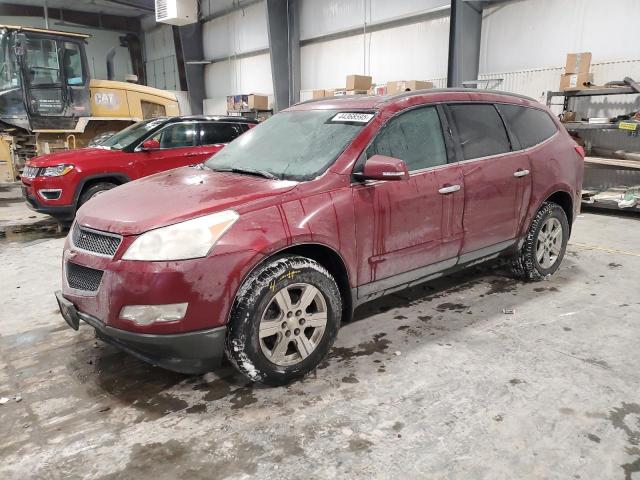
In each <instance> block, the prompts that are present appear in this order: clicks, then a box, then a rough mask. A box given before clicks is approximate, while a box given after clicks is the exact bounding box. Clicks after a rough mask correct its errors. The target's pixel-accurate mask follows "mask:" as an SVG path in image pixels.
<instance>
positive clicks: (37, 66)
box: [26, 37, 60, 86]
mask: <svg viewBox="0 0 640 480" xmlns="http://www.w3.org/2000/svg"><path fill="white" fill-rule="evenodd" d="M26 44H27V45H26V47H27V48H26V65H27V72H28V75H29V79H30V80H31V82H30V83H31V86H44V85H59V84H60V64H59V63H58V47H57V43H56V41H55V40H48V39H45V38H32V37H28V38H27V42H26Z"/></svg>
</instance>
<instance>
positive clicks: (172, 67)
mask: <svg viewBox="0 0 640 480" xmlns="http://www.w3.org/2000/svg"><path fill="white" fill-rule="evenodd" d="M141 23H142V30H143V31H144V65H145V71H146V74H147V85H149V86H150V87H156V88H161V89H163V90H180V78H179V76H178V62H177V59H176V49H175V42H174V40H173V28H172V27H171V25H166V24H163V23H156V20H155V16H154V15H148V16H146V17H144V18H143V19H142V22H141Z"/></svg>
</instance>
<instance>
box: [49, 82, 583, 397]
mask: <svg viewBox="0 0 640 480" xmlns="http://www.w3.org/2000/svg"><path fill="white" fill-rule="evenodd" d="M582 174H583V152H582V149H581V148H580V147H578V146H577V145H576V144H575V143H574V142H573V140H572V139H571V138H570V137H569V135H568V134H567V132H566V131H565V129H564V128H563V126H562V125H561V124H560V123H559V122H558V121H557V119H555V118H554V116H553V115H552V114H551V113H550V112H549V111H548V110H547V109H546V108H545V107H543V106H541V105H540V104H538V103H537V102H535V101H534V100H531V99H529V98H525V97H520V96H515V95H509V94H503V93H498V92H487V91H476V90H428V91H416V92H409V93H404V94H400V95H397V96H393V97H344V98H333V99H326V100H320V101H311V102H306V103H302V104H299V105H296V106H294V107H292V108H289V109H288V110H285V111H284V112H282V113H279V114H277V115H275V116H274V117H272V118H271V119H269V120H267V121H265V122H264V123H263V124H261V125H259V126H257V127H256V128H254V129H251V130H250V131H249V132H247V133H245V134H244V135H242V137H240V138H238V139H237V140H235V141H233V142H232V143H231V144H229V145H228V146H227V147H226V148H225V149H224V150H222V151H221V152H219V153H218V154H217V155H215V156H214V157H212V158H211V159H209V160H208V161H207V162H205V163H204V164H203V165H200V166H197V167H192V168H182V169H177V170H173V171H171V172H167V173H164V174H160V175H155V176H153V177H148V178H144V179H141V180H138V181H136V182H132V183H130V184H127V185H124V186H122V187H119V188H118V192H117V193H116V192H106V193H104V194H103V195H101V196H100V197H98V198H96V199H95V200H92V201H91V203H89V204H87V205H86V206H84V207H83V208H81V209H80V211H79V212H78V215H77V217H76V222H75V225H74V226H73V228H72V230H71V232H70V234H69V236H68V238H67V242H66V245H65V249H64V259H63V280H62V281H63V290H62V292H58V293H57V298H58V301H59V304H60V310H61V312H62V314H63V316H64V318H65V319H66V321H67V322H68V323H69V325H71V326H72V327H73V328H75V329H77V328H78V325H79V322H80V320H82V321H83V322H86V323H88V324H89V325H91V326H92V327H94V328H95V330H96V332H97V335H98V336H99V337H100V338H102V339H104V340H106V341H108V342H111V343H113V344H115V345H117V346H119V347H121V348H123V349H125V350H128V351H129V352H131V353H133V354H134V355H136V356H138V357H141V358H143V359H146V360H148V361H150V362H152V363H154V364H157V365H160V366H163V367H165V368H168V369H172V370H176V371H180V372H186V373H196V372H203V371H206V370H208V369H211V368H213V367H214V366H215V365H217V364H218V362H219V361H220V360H221V358H222V356H223V352H226V355H227V357H228V358H229V359H230V360H231V361H232V362H233V364H234V365H235V366H236V367H237V368H238V369H239V370H240V371H241V372H243V373H244V374H245V375H246V376H247V377H249V378H250V379H252V380H255V381H261V382H264V383H267V384H283V383H286V382H288V381H290V380H291V379H293V378H296V377H299V376H301V375H304V374H305V373H307V372H309V371H310V370H312V369H314V368H315V367H316V366H317V365H318V363H319V362H320V361H321V360H322V358H323V357H324V356H325V355H326V354H327V352H328V351H329V349H330V347H331V345H332V343H333V341H334V339H335V338H336V335H337V333H338V328H339V326H340V323H341V322H343V321H346V320H348V319H349V318H350V317H351V314H352V311H353V309H354V308H355V307H356V306H357V305H359V304H361V303H363V302H366V301H368V300H370V299H372V298H375V297H378V296H381V295H385V294H387V293H389V292H393V291H395V290H398V289H401V288H404V287H406V286H409V285H414V284H416V283H419V282H424V281H425V280H429V279H432V278H435V277H438V276H440V275H444V274H447V273H449V272H452V271H454V270H457V269H460V268H464V267H465V266H468V265H472V264H476V263H478V262H480V261H483V260H487V259H493V258H496V257H499V256H503V257H507V258H509V259H510V261H511V263H512V265H513V270H514V272H515V273H517V274H518V275H520V276H521V277H524V278H527V279H531V280H536V279H540V278H543V277H546V276H547V275H551V274H553V273H554V272H555V271H556V269H557V268H558V266H559V265H560V262H561V261H562V258H563V255H564V252H565V247H566V244H567V240H568V238H569V234H570V231H571V224H572V221H573V219H574V218H575V217H576V214H577V213H578V209H579V205H580V189H581V183H582Z"/></svg>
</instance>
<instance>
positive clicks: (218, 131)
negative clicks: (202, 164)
mask: <svg viewBox="0 0 640 480" xmlns="http://www.w3.org/2000/svg"><path fill="white" fill-rule="evenodd" d="M243 131H244V130H243V129H242V126H241V125H240V124H239V123H233V122H228V123H227V122H202V123H201V124H200V147H198V151H199V152H200V153H201V155H202V160H201V161H204V160H206V159H207V158H209V157H210V156H212V155H213V154H215V153H216V152H218V151H220V150H221V149H222V148H224V146H225V145H226V144H227V143H229V142H231V141H233V140H234V139H235V138H237V137H238V136H239V135H241V134H242V133H243Z"/></svg>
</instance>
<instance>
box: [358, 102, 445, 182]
mask: <svg viewBox="0 0 640 480" xmlns="http://www.w3.org/2000/svg"><path fill="white" fill-rule="evenodd" d="M376 154H378V155H387V156H389V157H394V158H399V159H400V160H404V162H405V163H406V164H407V168H408V169H409V171H414V170H420V169H423V168H429V167H435V166H437V165H443V164H445V163H447V153H446V149H445V144H444V137H443V135H442V125H441V124H440V117H439V116H438V111H437V110H436V107H423V108H416V109H414V110H410V111H408V112H406V113H402V114H400V115H398V116H397V117H395V118H392V119H391V120H389V122H388V123H387V125H386V126H385V127H384V128H383V130H382V131H381V132H380V133H379V134H378V136H377V137H376V138H375V140H374V141H373V143H372V144H371V145H370V146H369V148H368V149H367V158H370V157H372V156H373V155H376Z"/></svg>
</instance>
